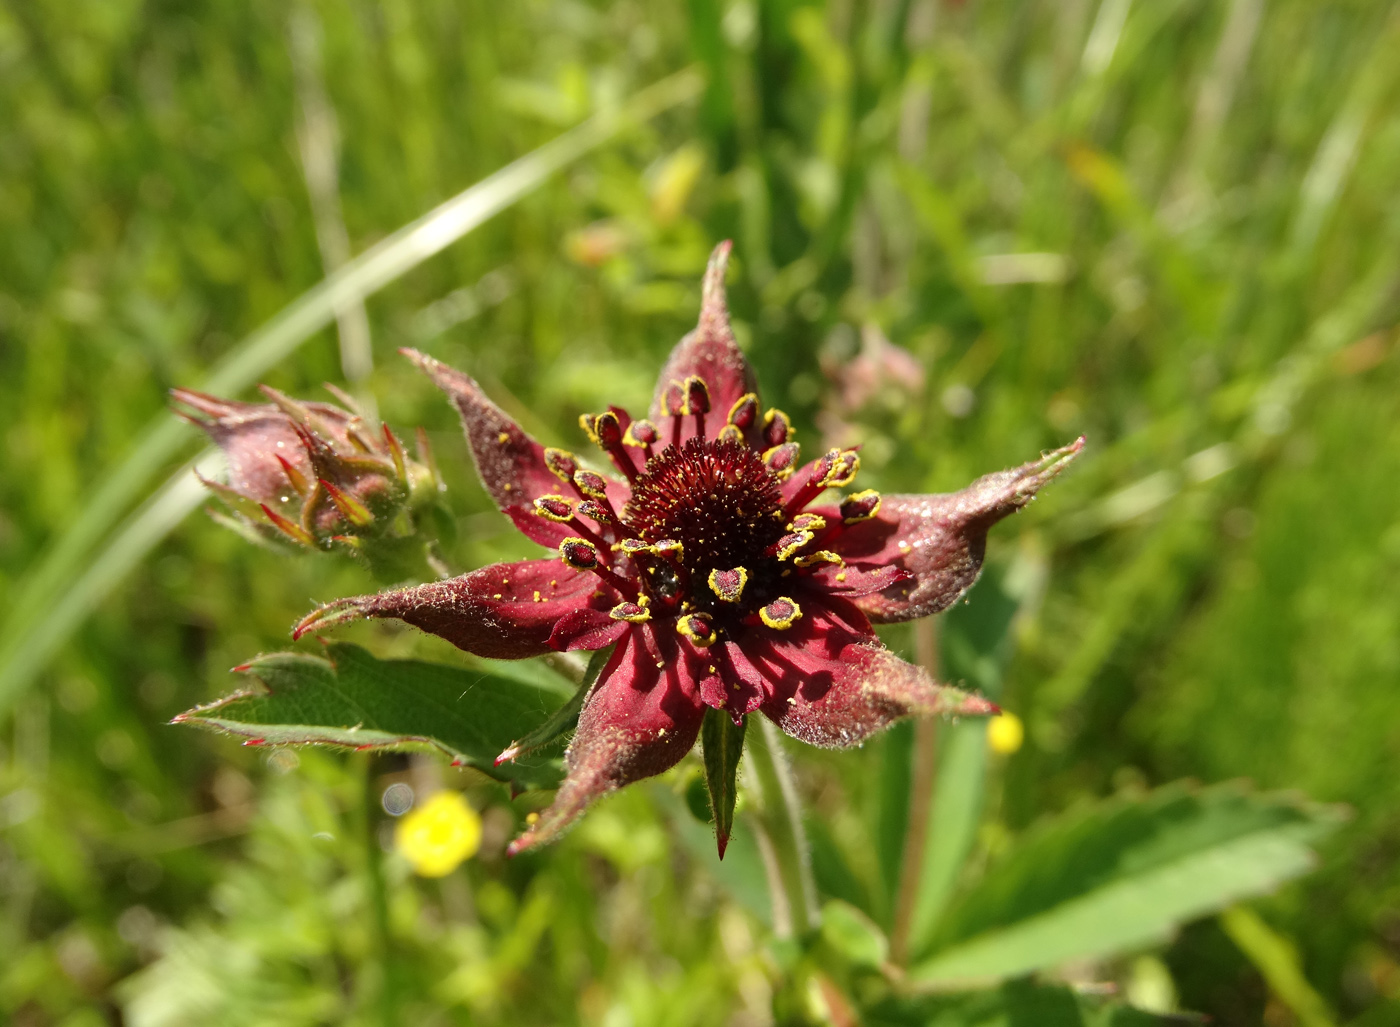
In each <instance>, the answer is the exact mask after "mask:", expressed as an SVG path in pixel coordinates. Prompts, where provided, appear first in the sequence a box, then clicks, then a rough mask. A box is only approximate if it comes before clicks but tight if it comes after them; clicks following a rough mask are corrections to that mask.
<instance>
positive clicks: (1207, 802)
mask: <svg viewBox="0 0 1400 1027" xmlns="http://www.w3.org/2000/svg"><path fill="white" fill-rule="evenodd" d="M1340 819H1341V815H1340V811H1339V810H1338V809H1337V808H1335V807H1330V808H1329V807H1319V806H1311V805H1307V804H1304V803H1303V802H1301V801H1299V800H1298V799H1296V798H1294V797H1291V796H1279V795H1254V794H1251V793H1250V792H1249V791H1248V790H1247V789H1246V788H1245V787H1243V786H1241V785H1239V784H1237V783H1229V784H1224V785H1217V786H1214V787H1211V788H1207V789H1199V790H1198V789H1193V788H1190V787H1186V786H1182V785H1174V786H1169V787H1166V788H1162V789H1159V790H1158V791H1156V792H1153V793H1150V794H1148V795H1146V796H1142V797H1130V798H1116V799H1112V800H1109V801H1107V802H1103V803H1100V804H1097V805H1094V806H1091V807H1089V808H1087V809H1084V810H1079V811H1074V812H1071V813H1068V814H1065V815H1062V816H1060V817H1057V818H1055V819H1053V820H1051V821H1050V822H1048V823H1046V824H1044V825H1043V826H1042V827H1040V828H1039V829H1038V830H1035V831H1034V832H1033V833H1032V834H1031V836H1030V837H1028V838H1026V839H1025V840H1024V841H1023V842H1022V843H1021V844H1020V845H1019V846H1017V847H1016V848H1015V850H1014V851H1013V852H1012V854H1011V855H1010V856H1009V857H1008V858H1006V859H1005V860H1003V861H1002V862H1001V863H1000V864H998V865H997V866H995V867H994V868H992V869H991V870H990V871H989V872H988V874H987V876H986V877H985V878H984V879H983V880H982V881H981V882H980V883H979V884H978V885H977V886H976V887H975V888H974V889H973V890H972V891H971V892H970V893H968V894H967V895H966V896H964V898H963V899H962V900H961V901H960V902H959V903H957V904H956V905H955V906H953V907H952V909H950V910H949V913H948V915H947V917H946V918H945V920H944V922H943V925H942V928H941V929H940V931H939V933H938V936H937V938H936V939H935V944H934V955H933V956H932V958H930V959H927V960H925V961H924V962H922V963H920V964H919V965H917V966H915V967H914V969H913V970H911V971H910V979H911V980H913V981H917V982H920V983H924V984H939V985H947V984H951V983H956V982H962V981H986V980H995V979H999V978H1003V977H1011V976H1015V975H1019V974H1025V973H1030V972H1031V971H1034V970H1038V969H1042V968H1045V967H1053V966H1057V965H1059V964H1061V963H1064V962H1066V961H1068V960H1071V959H1093V958H1103V957H1106V956H1109V955H1112V954H1115V953H1120V952H1124V951H1128V950H1131V949H1134V948H1140V947H1143V946H1145V945H1150V944H1153V943H1156V942H1159V941H1161V940H1163V939H1164V938H1167V937H1169V936H1170V934H1171V932H1172V931H1173V930H1174V929H1175V928H1176V927H1177V926H1179V925H1180V924H1182V923H1183V922H1185V921H1188V920H1191V919H1194V918H1196V917H1200V916H1204V915H1206V914H1208V913H1212V912H1214V911H1216V910H1219V909H1221V908H1222V907H1224V906H1227V905H1229V904H1230V903H1232V902H1235V901H1237V900H1239V899H1241V898H1245V897H1248V896H1253V895H1259V894H1262V893H1264V892H1267V891H1270V890H1272V889H1274V888H1275V887H1277V886H1278V885H1279V884H1281V883H1283V882H1284V881H1287V880H1289V879H1290V878H1293V877H1297V876H1299V875H1301V874H1303V873H1306V872H1307V871H1308V870H1310V869H1312V867H1313V865H1314V864H1315V862H1316V858H1315V856H1314V854H1313V852H1312V850H1311V849H1310V848H1309V843H1310V842H1311V841H1313V840H1314V839H1316V838H1318V837H1320V836H1321V835H1323V834H1325V833H1326V832H1327V831H1329V830H1330V829H1331V828H1332V827H1334V826H1335V825H1336V824H1337V823H1338V822H1339V821H1340Z"/></svg>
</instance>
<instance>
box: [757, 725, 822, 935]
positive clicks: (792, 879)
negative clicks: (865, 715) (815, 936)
mask: <svg viewBox="0 0 1400 1027" xmlns="http://www.w3.org/2000/svg"><path fill="white" fill-rule="evenodd" d="M758 721H759V724H760V725H761V727H762V729H763V730H762V732H761V737H758V738H753V737H752V736H750V737H751V741H750V744H749V747H748V752H747V753H746V756H747V763H748V769H749V770H750V771H752V773H753V777H754V779H755V781H754V783H755V784H757V785H758V790H759V792H760V798H761V800H762V807H761V809H760V810H759V811H758V813H757V816H756V817H755V820H756V826H757V828H758V837H759V850H760V851H761V852H762V853H763V861H764V864H765V866H766V868H767V870H768V889H769V891H770V892H771V894H772V896H773V930H774V931H775V932H776V933H777V934H778V936H779V937H786V938H801V937H803V936H804V935H806V934H807V932H808V931H810V930H811V929H812V928H814V927H815V926H817V921H818V914H817V895H816V887H815V885H814V884H813V882H812V861H811V853H810V850H809V849H808V846H807V832H806V831H805V830H804V829H803V827H802V807H801V804H800V803H799V802H798V798H797V789H796V787H795V786H794V784H793V780H792V771H791V769H790V768H789V766H788V763H787V757H786V756H785V755H784V754H783V749H782V737H783V736H782V734H781V733H780V732H779V731H778V729H777V727H775V726H774V725H773V724H772V722H770V721H769V720H768V719H767V718H765V717H759V718H758Z"/></svg>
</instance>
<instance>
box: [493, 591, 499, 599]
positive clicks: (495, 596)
mask: <svg viewBox="0 0 1400 1027" xmlns="http://www.w3.org/2000/svg"><path fill="white" fill-rule="evenodd" d="M491 598H493V599H499V598H501V593H499V592H497V593H496V594H495V595H494V596H492V597H491Z"/></svg>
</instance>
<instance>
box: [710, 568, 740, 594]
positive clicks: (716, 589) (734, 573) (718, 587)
mask: <svg viewBox="0 0 1400 1027" xmlns="http://www.w3.org/2000/svg"><path fill="white" fill-rule="evenodd" d="M748 583H749V572H748V571H747V570H746V569H745V568H743V567H735V568H733V569H732V570H727V571H722V570H713V571H710V578H709V584H710V591H712V592H713V593H714V594H715V595H717V596H718V597H719V600H720V602H722V603H737V602H738V601H739V600H740V598H742V597H743V595H744V586H745V585H747V584H748Z"/></svg>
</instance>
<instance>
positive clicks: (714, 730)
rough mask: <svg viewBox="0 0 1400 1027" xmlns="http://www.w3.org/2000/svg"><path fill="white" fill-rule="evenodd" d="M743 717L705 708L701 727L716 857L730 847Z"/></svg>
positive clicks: (737, 794)
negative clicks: (736, 720) (716, 849)
mask: <svg viewBox="0 0 1400 1027" xmlns="http://www.w3.org/2000/svg"><path fill="white" fill-rule="evenodd" d="M747 723H748V721H747V719H746V718H743V717H741V718H739V720H738V722H737V723H735V720H734V718H733V717H731V716H730V715H729V714H728V713H725V712H723V711H722V710H716V709H710V708H708V707H707V708H706V710H705V720H704V723H703V724H702V725H701V727H700V745H701V747H702V749H703V752H704V756H705V785H706V787H707V788H708V789H709V792H710V815H711V816H712V817H713V818H714V825H715V845H716V847H717V848H718V849H719V858H720V859H724V850H725V849H726V848H728V846H729V836H730V834H731V833H732V832H733V830H734V803H735V801H736V800H737V799H738V797H739V792H738V775H739V757H740V755H741V754H742V753H743V751H744V729H745V727H746V726H747Z"/></svg>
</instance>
